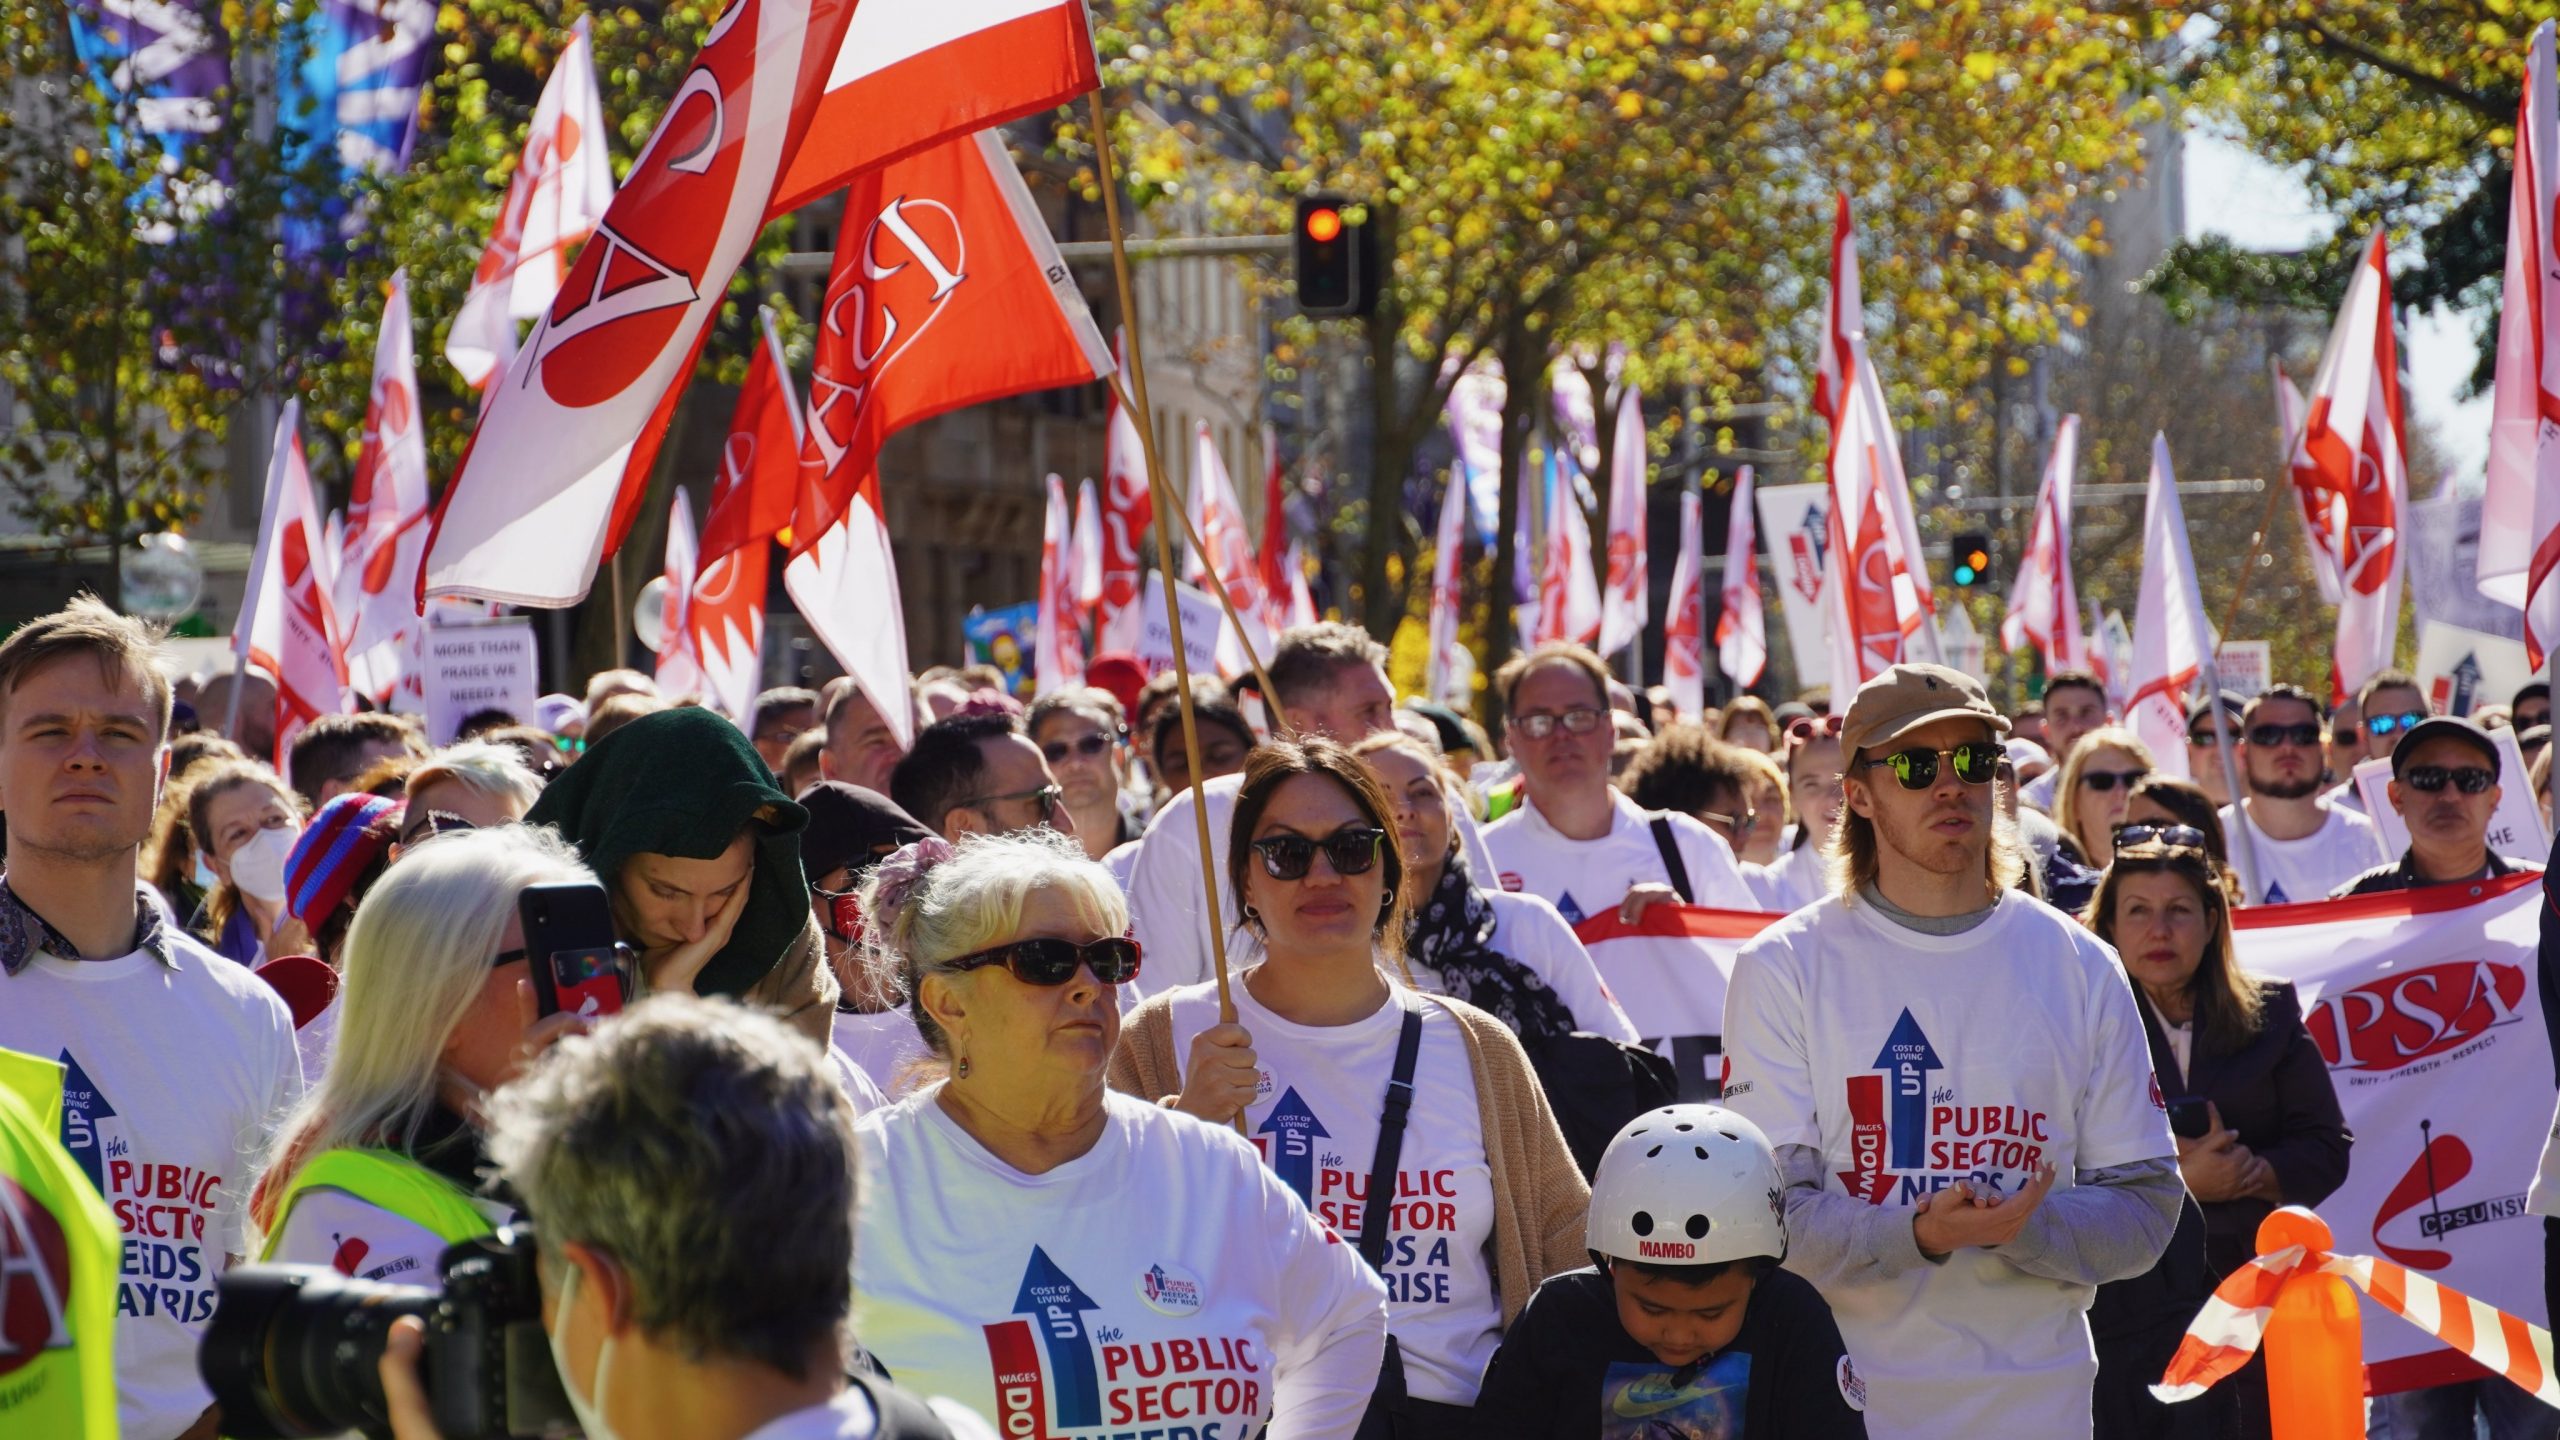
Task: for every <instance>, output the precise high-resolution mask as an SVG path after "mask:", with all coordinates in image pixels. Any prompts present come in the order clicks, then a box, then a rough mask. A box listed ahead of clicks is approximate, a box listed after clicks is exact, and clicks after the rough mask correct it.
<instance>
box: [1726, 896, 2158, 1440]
mask: <svg viewBox="0 0 2560 1440" xmlns="http://www.w3.org/2000/svg"><path fill="white" fill-rule="evenodd" d="M1725 1049H1726V1054H1727V1057H1728V1060H1729V1063H1730V1067H1731V1068H1730V1069H1729V1071H1728V1072H1727V1073H1728V1078H1727V1081H1726V1085H1725V1091H1724V1100H1723V1103H1724V1104H1725V1105H1726V1106H1728V1107H1730V1108H1732V1109H1733V1110H1735V1111H1738V1112H1739V1113H1741V1114H1742V1115H1743V1116H1744V1117H1745V1118H1746V1119H1749V1120H1751V1121H1752V1122H1753V1123H1755V1124H1757V1125H1758V1126H1759V1127H1760V1128H1761V1129H1762V1130H1763V1131H1765V1132H1766V1133H1767V1134H1768V1137H1769V1142H1770V1143H1771V1144H1772V1145H1777V1146H1786V1145H1812V1146H1816V1147H1819V1148H1820V1149H1821V1151H1822V1153H1823V1167H1822V1168H1823V1171H1824V1172H1825V1176H1826V1181H1825V1188H1826V1190H1828V1189H1830V1187H1831V1186H1832V1185H1835V1184H1836V1185H1837V1186H1838V1189H1837V1190H1833V1191H1832V1192H1831V1193H1835V1194H1847V1195H1851V1196H1854V1197H1856V1198H1859V1199H1862V1200H1865V1201H1867V1202H1868V1203H1870V1204H1875V1205H1890V1206H1894V1207H1896V1208H1897V1209H1907V1208H1909V1207H1911V1206H1913V1205H1915V1204H1917V1203H1918V1202H1919V1201H1920V1200H1921V1199H1922V1198H1923V1197H1924V1196H1926V1195H1927V1194H1928V1193H1930V1192H1932V1191H1935V1190H1939V1189H1943V1188H1944V1187H1946V1186H1948V1185H1951V1184H1953V1183H1955V1182H1956V1181H1958V1180H1969V1181H1971V1182H1973V1183H1974V1184H1975V1185H1976V1186H1977V1187H1979V1186H1981V1185H1985V1184H1988V1185H1996V1186H1997V1187H1999V1188H2000V1189H2001V1190H2003V1191H2013V1190H2016V1189H2017V1188H2019V1187H2020V1186H2021V1185H2023V1184H2025V1183H2026V1181H2027V1179H2028V1177H2029V1176H2030V1175H2031V1174H2032V1173H2033V1170H2034V1168H2035V1167H2036V1166H2037V1165H2039V1164H2050V1165H2052V1166H2053V1167H2054V1170H2055V1174H2056V1179H2055V1182H2054V1184H2055V1188H2056V1189H2057V1190H2059V1189H2060V1188H2061V1187H2063V1186H2067V1185H2070V1184H2072V1183H2073V1172H2074V1170H2075V1168H2076V1169H2079V1170H2091V1169H2100V1168H2105V1167H2109V1166H2117V1165H2129V1164H2134V1163H2136V1162H2140V1161H2146V1160H2160V1159H2166V1158H2168V1157H2170V1156H2172V1155H2174V1154H2175V1153H2176V1150H2175V1146H2174V1145H2173V1144H2172V1142H2171V1140H2170V1138H2169V1126H2168V1117H2167V1115H2166V1113H2165V1112H2164V1110H2163V1108H2162V1106H2161V1102H2160V1089H2159V1086H2158V1085H2157V1084H2156V1083H2154V1081H2153V1078H2152V1074H2151V1053H2150V1050H2149V1048H2148V1046H2147V1045H2146V1043H2145V1041H2144V1039H2143V1031H2142V1020H2141V1016H2140V1013H2139V1012H2138V1011H2137V1010H2136V1009H2135V1008H2134V998H2133V991H2132V989H2131V987H2130V986H2128V985H2127V983H2126V981H2125V977H2124V972H2123V970H2122V969H2120V968H2119V967H2118V965H2117V963H2116V957H2115V954H2114V952H2113V951H2111V950H2109V949H2108V948H2107V947H2106V946H2105V945H2104V944H2102V943H2101V942H2100V941H2099V940H2098V939H2097V937H2095V936H2093V935H2091V934H2090V933H2089V932H2088V931H2087V930H2085V929H2083V928H2082V927H2081V926H2080V925H2079V924H2078V923H2077V922H2076V921H2074V920H2072V919H2071V918H2070V917H2069V916H2067V915H2064V914H2063V913H2062V912H2061V911H2058V910H2055V909H2053V908H2052V907H2051V906H2048V905H2046V904H2044V903H2043V902H2041V901H2037V900H2032V899H2029V898H2028V897H2027V896H2025V895H2022V894H2020V893H2018V892H2017V891H2014V890H2010V891H2004V892H2003V893H2002V896H2001V899H2000V903H1999V905H1998V907H1997V908H1996V909H1994V910H1993V911H1992V913H1991V914H1990V915H1989V916H1988V917H1986V918H1985V919H1984V920H1983V922H1982V923H1981V924H1980V925H1978V926H1976V927H1975V928H1973V929H1971V930H1968V931H1966V932H1964V933H1963V934H1960V935H1945V936H1940V935H1927V934H1922V933H1920V932H1918V931H1913V930H1906V929H1904V928H1903V927H1901V926H1899V925H1896V924H1894V923H1893V922H1892V921H1890V920H1888V919H1886V918H1885V917H1884V916H1883V915H1881V914H1879V913H1878V912H1877V910H1876V908H1875V906H1874V905H1872V904H1864V903H1862V904H1857V905H1844V904H1843V903H1842V902H1841V901H1840V900H1839V899H1838V898H1837V897H1834V898H1832V899H1829V900H1825V901H1823V902H1821V903H1820V904H1817V905H1814V906H1811V907H1809V908H1807V909H1804V910H1799V911H1797V912H1796V913H1795V914H1793V915H1790V916H1788V917H1787V918H1786V919H1784V920H1781V921H1779V922H1778V923H1777V924H1775V925H1772V926H1771V927H1769V928H1768V929H1767V930H1765V931H1763V932H1761V935H1760V937H1759V938H1758V939H1756V940H1754V941H1752V942H1751V943H1750V944H1749V945H1747V946H1745V947H1744V948H1743V950H1742V952H1741V954H1740V955H1739V956H1738V957H1737V958H1736V960H1735V962H1734V968H1733V985H1732V989H1731V991H1730V993H1729V995H1728V997H1727V1001H1726V1027H1725ZM2095 1294H2096V1291H2095V1290H2094V1289H2092V1288H2091V1287H2088V1286H2082V1285H2069V1284H2064V1283H2061V1282H2058V1281H2054V1280H2048V1279H2043V1278H2039V1277H2037V1276H2033V1275H2029V1274H2027V1273H2025V1272H2023V1271H2021V1270H2018V1269H2016V1268H2014V1267H2012V1266H2011V1265H2010V1264H2009V1263H2008V1262H2007V1261H2006V1260H2004V1259H2002V1258H2001V1257H2000V1254H1999V1252H1998V1251H1997V1250H1980V1249H1966V1250H1959V1251H1957V1252H1956V1253H1955V1254H1953V1255H1951V1256H1949V1257H1948V1258H1947V1260H1946V1261H1945V1263H1943V1264H1937V1265H1930V1264H1919V1265H1916V1266H1915V1267H1914V1268H1913V1269H1912V1270H1910V1271H1908V1272H1905V1273H1904V1274H1902V1275H1899V1276H1895V1277H1893V1278H1892V1279H1889V1280H1881V1281H1876V1282H1873V1283H1867V1284H1859V1285H1848V1286H1842V1285H1834V1286H1830V1287H1826V1288H1825V1289H1824V1291H1823V1298H1824V1299H1826V1300H1828V1301H1830V1302H1831V1312H1832V1314H1833V1316H1835V1317H1836V1318H1837V1319H1838V1320H1839V1322H1840V1335H1841V1338H1842V1339H1844V1340H1846V1341H1847V1342H1848V1345H1849V1350H1850V1352H1851V1353H1852V1354H1855V1355H1856V1356H1857V1357H1858V1368H1860V1369H1861V1370H1864V1371H1866V1372H1867V1378H1868V1383H1869V1386H1870V1391H1871V1395H1872V1397H1873V1398H1872V1403H1871V1405H1870V1407H1869V1409H1868V1411H1867V1415H1868V1420H1869V1423H1870V1424H1871V1425H1874V1426H1875V1427H1876V1431H1877V1433H1878V1434H1880V1435H1887V1434H1889V1435H1895V1436H1904V1437H1934V1436H1944V1437H1948V1440H1978V1437H1980V1436H1983V1435H1992V1434H2003V1433H2032V1434H2037V1435H2062V1434H2079V1435H2086V1434H2087V1433H2089V1430H2088V1427H2089V1414H2090V1410H2089V1406H2090V1390H2091V1386H2092V1384H2093V1382H2094V1381H2095V1379H2096V1376H2097V1364H2098V1362H2097V1356H2096V1354H2095V1352H2094V1351H2093V1350H2092V1348H2091V1345H2090V1340H2089V1326H2088V1321H2087V1318H2086V1312H2087V1310H2088V1308H2089V1302H2090V1300H2091V1298H2092V1297H2093V1296H2094V1295H2095Z"/></svg>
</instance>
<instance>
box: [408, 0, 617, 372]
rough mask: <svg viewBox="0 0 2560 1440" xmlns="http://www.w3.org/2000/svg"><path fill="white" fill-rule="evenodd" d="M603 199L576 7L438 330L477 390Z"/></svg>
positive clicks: (600, 213) (504, 359) (601, 163)
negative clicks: (490, 218) (520, 148)
mask: <svg viewBox="0 0 2560 1440" xmlns="http://www.w3.org/2000/svg"><path fill="white" fill-rule="evenodd" d="M612 204H613V164H612V161H611V159H610V157H608V156H607V154H606V153H605V128H604V100H603V98H602V97H601V96H600V95H599V94H598V92H597V90H596V61H595V48H594V43H593V41H591V40H590V39H589V38H588V34H587V18H586V17H585V16H583V15H581V16H579V17H578V23H577V24H576V25H575V26H573V27H571V29H570V31H569V43H568V44H567V45H565V46H562V47H561V50H560V55H559V58H558V59H556V60H554V61H553V62H552V65H551V78H550V79H548V80H545V81H544V82H543V84H542V99H541V100H540V101H539V102H538V103H536V104H535V105H534V107H533V123H532V125H530V126H529V127H527V129H526V131H525V137H524V154H523V155H522V156H521V157H520V158H518V160H517V161H516V173H515V178H514V179H513V180H511V181H509V182H508V185H507V194H506V198H505V199H503V200H501V201H499V202H498V219H497V223H496V224H495V225H494V226H493V227H492V228H491V229H490V231H489V246H488V248H487V249H485V250H483V251H481V252H480V265H479V268H478V269H477V270H474V271H473V272H472V275H471V290H470V292H469V293H468V294H466V295H464V296H463V297H462V308H461V309H460V310H459V311H457V312H455V314H454V317H453V325H452V328H451V329H449V330H447V331H446V333H445V341H444V358H445V359H446V360H447V361H448V362H450V363H451V364H452V366H453V368H454V369H456V370H459V371H461V372H462V379H463V383H465V384H467V385H469V386H470V387H471V388H472V389H474V390H478V389H481V388H483V387H485V386H487V385H488V383H489V382H490V381H491V380H493V379H495V378H497V377H498V376H499V375H502V374H504V373H505V372H506V368H507V364H508V362H509V361H511V360H513V359H514V358H515V353H516V322H517V321H518V320H530V319H532V318H533V317H534V316H536V315H539V314H541V313H542V312H543V311H544V310H546V309H548V308H550V305H551V302H552V300H553V299H554V298H555V297H556V296H558V295H559V293H560V284H561V281H562V280H563V279H564V278H565V277H566V276H567V275H568V273H569V250H570V248H571V247H572V246H575V245H577V244H579V243H580V242H582V241H584V240H586V239H587V238H588V237H589V236H591V235H593V234H595V233H596V225H597V224H598V223H599V222H600V221H602V220H603V219H604V215H605V210H606V208H607V207H609V206H610V205H612Z"/></svg>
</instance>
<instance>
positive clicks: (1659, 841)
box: [1653, 815, 1698, 905]
mask: <svg viewBox="0 0 2560 1440" xmlns="http://www.w3.org/2000/svg"><path fill="white" fill-rule="evenodd" d="M1653 848H1654V849H1656V850H1659V851H1661V852H1662V868H1663V869H1665V870H1668V871H1670V872H1671V888H1672V889H1674V890H1677V891H1679V892H1680V903H1681V904H1683V905H1695V904H1697V903H1698V894H1697V892H1696V891H1694V890H1691V889H1690V888H1689V866H1688V865H1687V863H1686V862H1684V861H1683V860H1681V858H1680V842H1679V841H1677V840H1675V839H1673V838H1672V836H1671V817H1670V816H1668V815H1656V816H1654V817H1653Z"/></svg>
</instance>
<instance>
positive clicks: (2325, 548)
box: [2267, 356, 2347, 605]
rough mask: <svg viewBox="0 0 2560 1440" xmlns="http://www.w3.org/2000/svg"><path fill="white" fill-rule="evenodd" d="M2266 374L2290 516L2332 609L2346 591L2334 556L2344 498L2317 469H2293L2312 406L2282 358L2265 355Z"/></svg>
mask: <svg viewBox="0 0 2560 1440" xmlns="http://www.w3.org/2000/svg"><path fill="white" fill-rule="evenodd" d="M2267 373H2268V374H2269V376H2271V377H2272V379H2273V383H2274V385H2275V392H2276V438H2277V439H2278V440H2279V441H2280V442H2281V446H2280V448H2281V451H2282V453H2283V455H2284V457H2285V480H2286V483H2287V484H2288V485H2290V486H2291V487H2292V489H2293V498H2294V506H2293V513H2294V518H2295V519H2297V520H2299V521H2301V522H2302V544H2303V548H2304V549H2306V550H2309V551H2310V552H2311V574H2312V578H2314V579H2315V580H2317V581H2318V582H2319V584H2320V598H2321V599H2323V600H2326V601H2328V602H2329V603H2330V604H2332V605H2335V604H2337V603H2338V598H2339V596H2340V595H2342V594H2344V593H2345V592H2344V591H2343V590H2342V589H2341V588H2340V586H2339V584H2338V554H2339V552H2340V551H2341V550H2343V549H2345V548H2346V535H2347V497H2346V496H2344V495H2341V494H2339V493H2338V492H2337V491H2335V490H2332V489H2330V488H2329V487H2328V485H2327V484H2326V483H2325V482H2323V481H2322V480H2321V478H2320V472H2319V471H2318V470H2317V469H2314V468H2308V467H2306V468H2303V469H2299V470H2297V469H2295V468H2294V465H2293V447H2294V442H2296V441H2298V440H2300V439H2301V438H2302V422H2303V419H2304V417H2305V416H2306V415H2307V414H2308V413H2309V412H2310V409H2311V402H2310V401H2308V400H2305V399H2303V398H2302V387H2301V386H2299V385H2296V384H2294V383H2293V377H2292V376H2290V375H2287V374H2286V373H2284V362H2283V361H2282V360H2278V359H2276V358H2274V357H2273V356H2269V357H2268V359H2267Z"/></svg>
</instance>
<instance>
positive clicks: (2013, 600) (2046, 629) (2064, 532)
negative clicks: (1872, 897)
mask: <svg viewBox="0 0 2560 1440" xmlns="http://www.w3.org/2000/svg"><path fill="white" fill-rule="evenodd" d="M2079 469H2080V417H2079V416H2077V415H2065V416H2063V417H2062V425H2061V427H2060V428H2059V429H2057V430H2056V431H2054V435H2053V454H2052V455H2051V456H2049V457H2047V458H2046V460H2045V465H2044V488H2042V489H2041V490H2039V491H2037V492H2036V518H2035V523H2034V527H2033V528H2032V529H2031V530H2029V531H2028V534H2027V553H2026V555H2025V556H2024V558H2022V559H2021V560H2019V562H2018V575H2017V578H2016V579H2015V580H2013V581H2012V582H2011V583H2010V586H2009V613H2008V615H2007V617H2006V618H2004V619H2002V620H2001V622H2000V645H2001V648H2002V649H2005V650H2015V649H2017V648H2018V647H2019V646H2021V645H2025V644H2027V643H2029V642H2030V641H2032V642H2033V643H2034V645H2035V647H2036V651H2037V653H2038V654H2041V655H2042V656H2043V657H2044V670H2045V673H2046V674H2048V675H2052V674H2056V673H2058V672H2060V671H2064V670H2086V669H2088V668H2089V637H2088V636H2087V634H2085V633H2084V632H2083V631H2082V630H2081V629H2080V590H2079V587H2078V586H2076V585H2074V584H2073V583H2072V581H2071V485H2072V481H2073V478H2074V477H2075V476H2076V475H2077V474H2078V473H2079Z"/></svg>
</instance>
